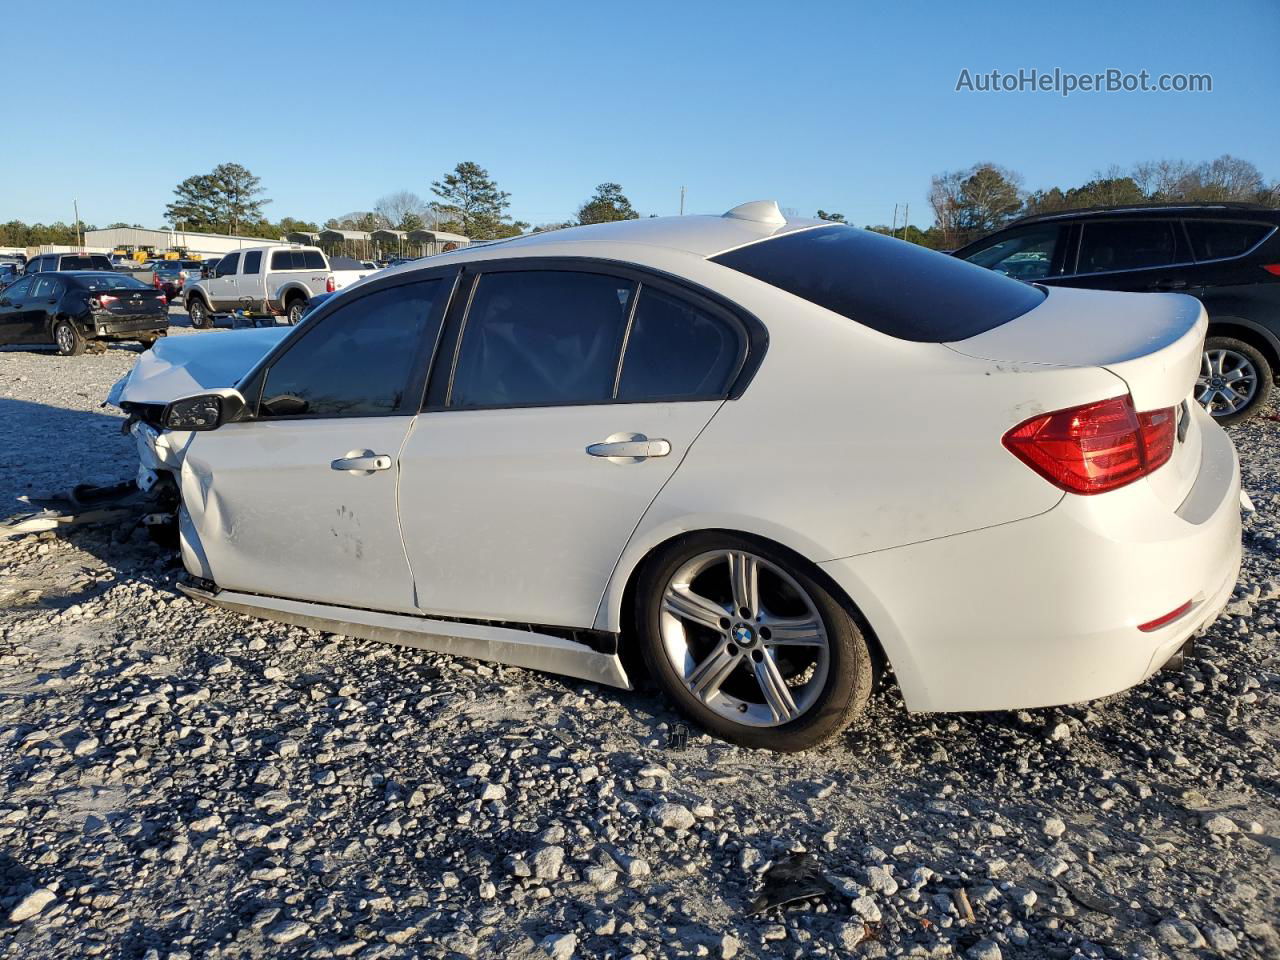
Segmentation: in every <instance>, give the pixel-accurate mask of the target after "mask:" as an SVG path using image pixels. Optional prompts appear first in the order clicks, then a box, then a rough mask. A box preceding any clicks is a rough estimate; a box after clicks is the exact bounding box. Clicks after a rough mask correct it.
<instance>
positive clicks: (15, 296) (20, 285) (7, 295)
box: [0, 277, 35, 303]
mask: <svg viewBox="0 0 1280 960" xmlns="http://www.w3.org/2000/svg"><path fill="white" fill-rule="evenodd" d="M34 282H35V278H34V277H23V278H22V279H21V280H16V281H14V282H13V283H11V284H9V286H7V287H5V288H4V289H3V290H0V297H3V298H4V299H6V300H8V301H10V302H11V303H19V302H20V301H22V300H24V299H26V296H27V293H28V292H29V291H30V290H31V284H33V283H34Z"/></svg>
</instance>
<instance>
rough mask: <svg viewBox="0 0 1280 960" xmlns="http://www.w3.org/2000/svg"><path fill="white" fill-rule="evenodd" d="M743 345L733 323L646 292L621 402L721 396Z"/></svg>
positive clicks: (630, 340)
mask: <svg viewBox="0 0 1280 960" xmlns="http://www.w3.org/2000/svg"><path fill="white" fill-rule="evenodd" d="M744 346H745V345H744V341H743V339H742V334H741V332H740V331H739V330H738V328H737V327H736V326H734V325H732V324H731V323H729V322H727V321H725V320H722V319H720V318H719V317H714V316H711V315H710V314H708V313H706V312H704V311H702V310H699V309H697V308H696V307H693V306H692V305H690V304H688V303H685V302H684V301H682V300H677V299H676V298H674V297H670V296H668V295H667V294H665V293H661V292H659V291H657V290H653V289H652V288H649V287H645V288H643V289H642V290H641V292H640V299H639V302H638V303H637V304H636V314H635V318H634V319H633V320H632V323H631V332H630V333H629V334H628V335H627V349H626V353H625V355H624V356H623V358H622V376H621V378H620V379H619V381H618V400H619V401H620V402H622V403H641V402H644V401H646V400H697V399H715V398H718V397H722V396H724V395H725V393H727V392H728V389H729V380H730V378H732V376H733V375H734V373H736V372H737V370H738V367H739V365H740V363H741V360H742V355H743V352H744Z"/></svg>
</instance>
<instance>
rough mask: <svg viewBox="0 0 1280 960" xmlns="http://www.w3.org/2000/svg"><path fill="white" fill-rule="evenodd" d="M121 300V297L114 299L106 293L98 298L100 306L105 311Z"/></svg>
mask: <svg viewBox="0 0 1280 960" xmlns="http://www.w3.org/2000/svg"><path fill="white" fill-rule="evenodd" d="M119 299H120V298H119V297H113V296H112V295H111V294H109V293H104V294H103V295H102V296H100V297H98V306H99V307H101V308H102V309H103V310H106V309H108V308H109V307H110V306H111V305H112V304H113V303H115V302H116V301H117V300H119Z"/></svg>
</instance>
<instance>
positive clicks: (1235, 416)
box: [1196, 336, 1273, 427]
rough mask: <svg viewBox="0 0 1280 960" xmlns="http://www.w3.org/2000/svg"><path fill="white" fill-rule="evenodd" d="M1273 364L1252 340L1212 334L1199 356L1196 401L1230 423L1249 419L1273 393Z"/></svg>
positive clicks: (1225, 425) (1220, 419)
mask: <svg viewBox="0 0 1280 960" xmlns="http://www.w3.org/2000/svg"><path fill="white" fill-rule="evenodd" d="M1272 377H1273V374H1272V371H1271V364H1269V363H1268V362H1267V358H1266V357H1264V356H1263V355H1262V352H1261V351H1260V350H1258V349H1257V347H1255V346H1253V345H1252V344H1249V343H1245V342H1244V341H1243V340H1237V339H1235V338H1234V337H1216V336H1214V337H1209V338H1208V339H1206V340H1205V342H1204V355H1203V356H1202V357H1201V359H1200V376H1199V377H1198V378H1197V380H1196V403H1198V404H1200V405H1201V406H1202V407H1204V408H1205V410H1207V411H1208V412H1209V413H1210V414H1211V415H1212V416H1213V418H1214V420H1216V421H1217V422H1218V423H1219V424H1221V425H1222V426H1224V427H1228V426H1230V425H1231V424H1233V423H1239V422H1241V421H1242V420H1248V419H1249V418H1250V417H1252V416H1253V415H1254V414H1255V413H1257V412H1258V411H1259V410H1261V409H1262V405H1263V404H1265V403H1266V402H1267V399H1268V398H1269V397H1270V396H1271V384H1272Z"/></svg>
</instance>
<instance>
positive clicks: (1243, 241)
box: [1183, 220, 1272, 260]
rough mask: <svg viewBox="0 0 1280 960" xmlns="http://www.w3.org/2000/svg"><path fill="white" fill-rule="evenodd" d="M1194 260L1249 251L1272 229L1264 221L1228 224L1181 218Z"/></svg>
mask: <svg viewBox="0 0 1280 960" xmlns="http://www.w3.org/2000/svg"><path fill="white" fill-rule="evenodd" d="M1183 223H1184V224H1186V227H1187V234H1188V235H1189V236H1190V237H1191V252H1192V253H1194V254H1195V257H1196V259H1197V260H1224V259H1226V258H1228V257H1238V256H1240V255H1241V254H1244V253H1248V252H1249V251H1250V250H1252V249H1253V248H1254V247H1255V246H1257V244H1258V242H1259V241H1260V240H1261V239H1262V238H1263V237H1265V236H1266V235H1267V234H1268V233H1270V232H1271V229H1272V228H1271V226H1270V224H1266V223H1240V222H1237V223H1231V222H1229V221H1225V220H1184V221H1183Z"/></svg>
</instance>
